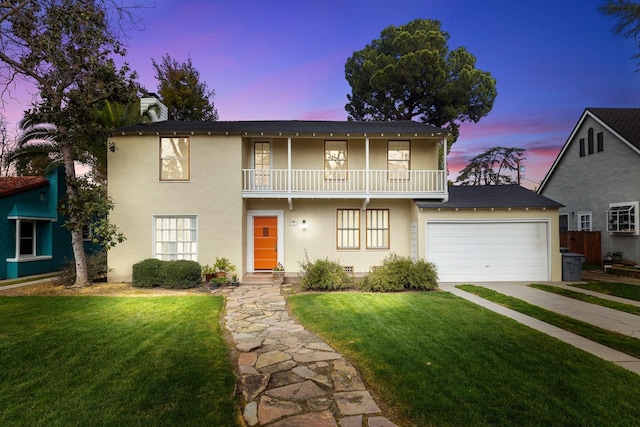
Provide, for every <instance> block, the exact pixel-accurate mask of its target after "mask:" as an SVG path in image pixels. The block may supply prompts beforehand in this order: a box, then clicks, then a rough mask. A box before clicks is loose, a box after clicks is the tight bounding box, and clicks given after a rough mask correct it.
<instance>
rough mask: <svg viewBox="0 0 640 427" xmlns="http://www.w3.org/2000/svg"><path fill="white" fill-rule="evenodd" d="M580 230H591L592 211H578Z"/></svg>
mask: <svg viewBox="0 0 640 427" xmlns="http://www.w3.org/2000/svg"><path fill="white" fill-rule="evenodd" d="M578 231H591V212H578Z"/></svg>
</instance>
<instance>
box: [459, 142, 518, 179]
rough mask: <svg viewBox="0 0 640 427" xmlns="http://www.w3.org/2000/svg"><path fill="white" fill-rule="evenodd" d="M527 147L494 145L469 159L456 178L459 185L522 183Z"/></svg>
mask: <svg viewBox="0 0 640 427" xmlns="http://www.w3.org/2000/svg"><path fill="white" fill-rule="evenodd" d="M525 151H526V148H517V147H493V148H490V149H488V150H487V151H485V152H484V153H480V154H478V155H477V156H475V157H473V158H472V159H471V160H469V164H468V165H467V166H466V167H465V168H464V169H462V170H461V171H460V175H458V178H456V184H458V185H503V184H520V183H519V182H518V180H517V178H514V174H515V175H516V177H517V175H518V170H519V167H520V163H521V162H522V161H523V160H525V157H524V152H525Z"/></svg>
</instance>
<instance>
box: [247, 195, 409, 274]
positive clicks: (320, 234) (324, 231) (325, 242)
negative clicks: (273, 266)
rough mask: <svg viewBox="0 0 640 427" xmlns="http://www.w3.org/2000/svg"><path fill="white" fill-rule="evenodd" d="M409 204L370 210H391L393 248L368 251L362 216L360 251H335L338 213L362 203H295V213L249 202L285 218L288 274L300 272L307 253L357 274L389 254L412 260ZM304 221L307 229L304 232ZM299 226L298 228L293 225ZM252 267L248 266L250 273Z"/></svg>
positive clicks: (277, 204)
mask: <svg viewBox="0 0 640 427" xmlns="http://www.w3.org/2000/svg"><path fill="white" fill-rule="evenodd" d="M412 205H414V204H413V202H411V201H408V200H378V201H372V202H371V203H370V204H369V205H368V206H367V207H368V208H371V209H376V208H380V209H390V248H389V249H388V250H386V249H385V250H383V249H366V248H365V245H366V243H365V221H366V219H365V213H364V212H361V213H360V222H361V228H360V229H361V245H360V249H357V250H355V249H354V250H338V249H336V210H337V209H360V208H362V200H294V202H293V210H289V208H288V205H287V202H286V201H285V200H271V201H268V200H249V201H248V202H247V210H249V211H260V210H264V211H273V210H280V211H282V213H283V215H284V227H283V228H284V229H283V230H282V234H281V235H280V236H279V237H280V238H282V237H283V238H284V266H285V268H286V270H287V271H294V272H296V271H298V270H299V267H298V264H299V263H300V262H301V261H303V260H304V256H305V252H306V254H307V256H308V257H309V259H310V260H314V259H316V258H321V259H324V258H329V259H330V260H334V261H339V262H340V263H341V264H342V265H345V266H353V267H354V271H356V272H367V271H369V269H370V267H371V266H374V265H378V264H379V263H380V262H381V261H382V260H383V259H384V258H385V257H386V256H387V255H389V254H390V253H392V252H393V253H396V254H398V255H403V256H409V250H410V227H409V222H410V218H411V206H412ZM302 220H305V221H306V222H307V225H308V228H307V229H306V230H303V229H302V227H301V225H302ZM294 224H297V225H294ZM251 268H252V266H248V269H249V270H250V269H251Z"/></svg>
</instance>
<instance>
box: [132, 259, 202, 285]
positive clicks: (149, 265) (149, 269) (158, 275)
mask: <svg viewBox="0 0 640 427" xmlns="http://www.w3.org/2000/svg"><path fill="white" fill-rule="evenodd" d="M165 262H166V261H160V260H159V259H155V258H149V259H145V260H144V261H140V262H138V263H136V264H133V274H132V278H131V285H133V286H135V287H136V288H152V287H154V286H160V285H162V283H164V268H163V267H164V264H165ZM198 277H200V272H199V271H198Z"/></svg>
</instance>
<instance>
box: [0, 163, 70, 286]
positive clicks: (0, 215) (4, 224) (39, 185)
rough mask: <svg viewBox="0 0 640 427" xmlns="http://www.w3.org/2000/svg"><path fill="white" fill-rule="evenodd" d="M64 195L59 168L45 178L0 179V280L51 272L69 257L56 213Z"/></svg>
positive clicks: (67, 236)
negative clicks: (59, 201)
mask: <svg viewBox="0 0 640 427" xmlns="http://www.w3.org/2000/svg"><path fill="white" fill-rule="evenodd" d="M64 194H65V183H64V169H63V168H61V167H60V168H58V169H56V170H55V171H53V172H52V173H51V174H49V175H48V176H47V177H41V176H22V177H6V178H0V236H1V238H0V280H1V279H14V278H17V277H23V276H30V275H33V274H41V273H49V272H55V271H57V270H60V269H61V268H62V266H63V265H64V264H65V263H66V262H67V261H68V260H70V259H73V251H72V249H71V235H70V234H69V231H67V230H66V229H65V228H64V227H63V226H62V224H63V223H64V219H63V218H62V217H61V216H60V215H59V214H58V212H57V205H58V200H59V198H61V197H62V196H63V195H64Z"/></svg>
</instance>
